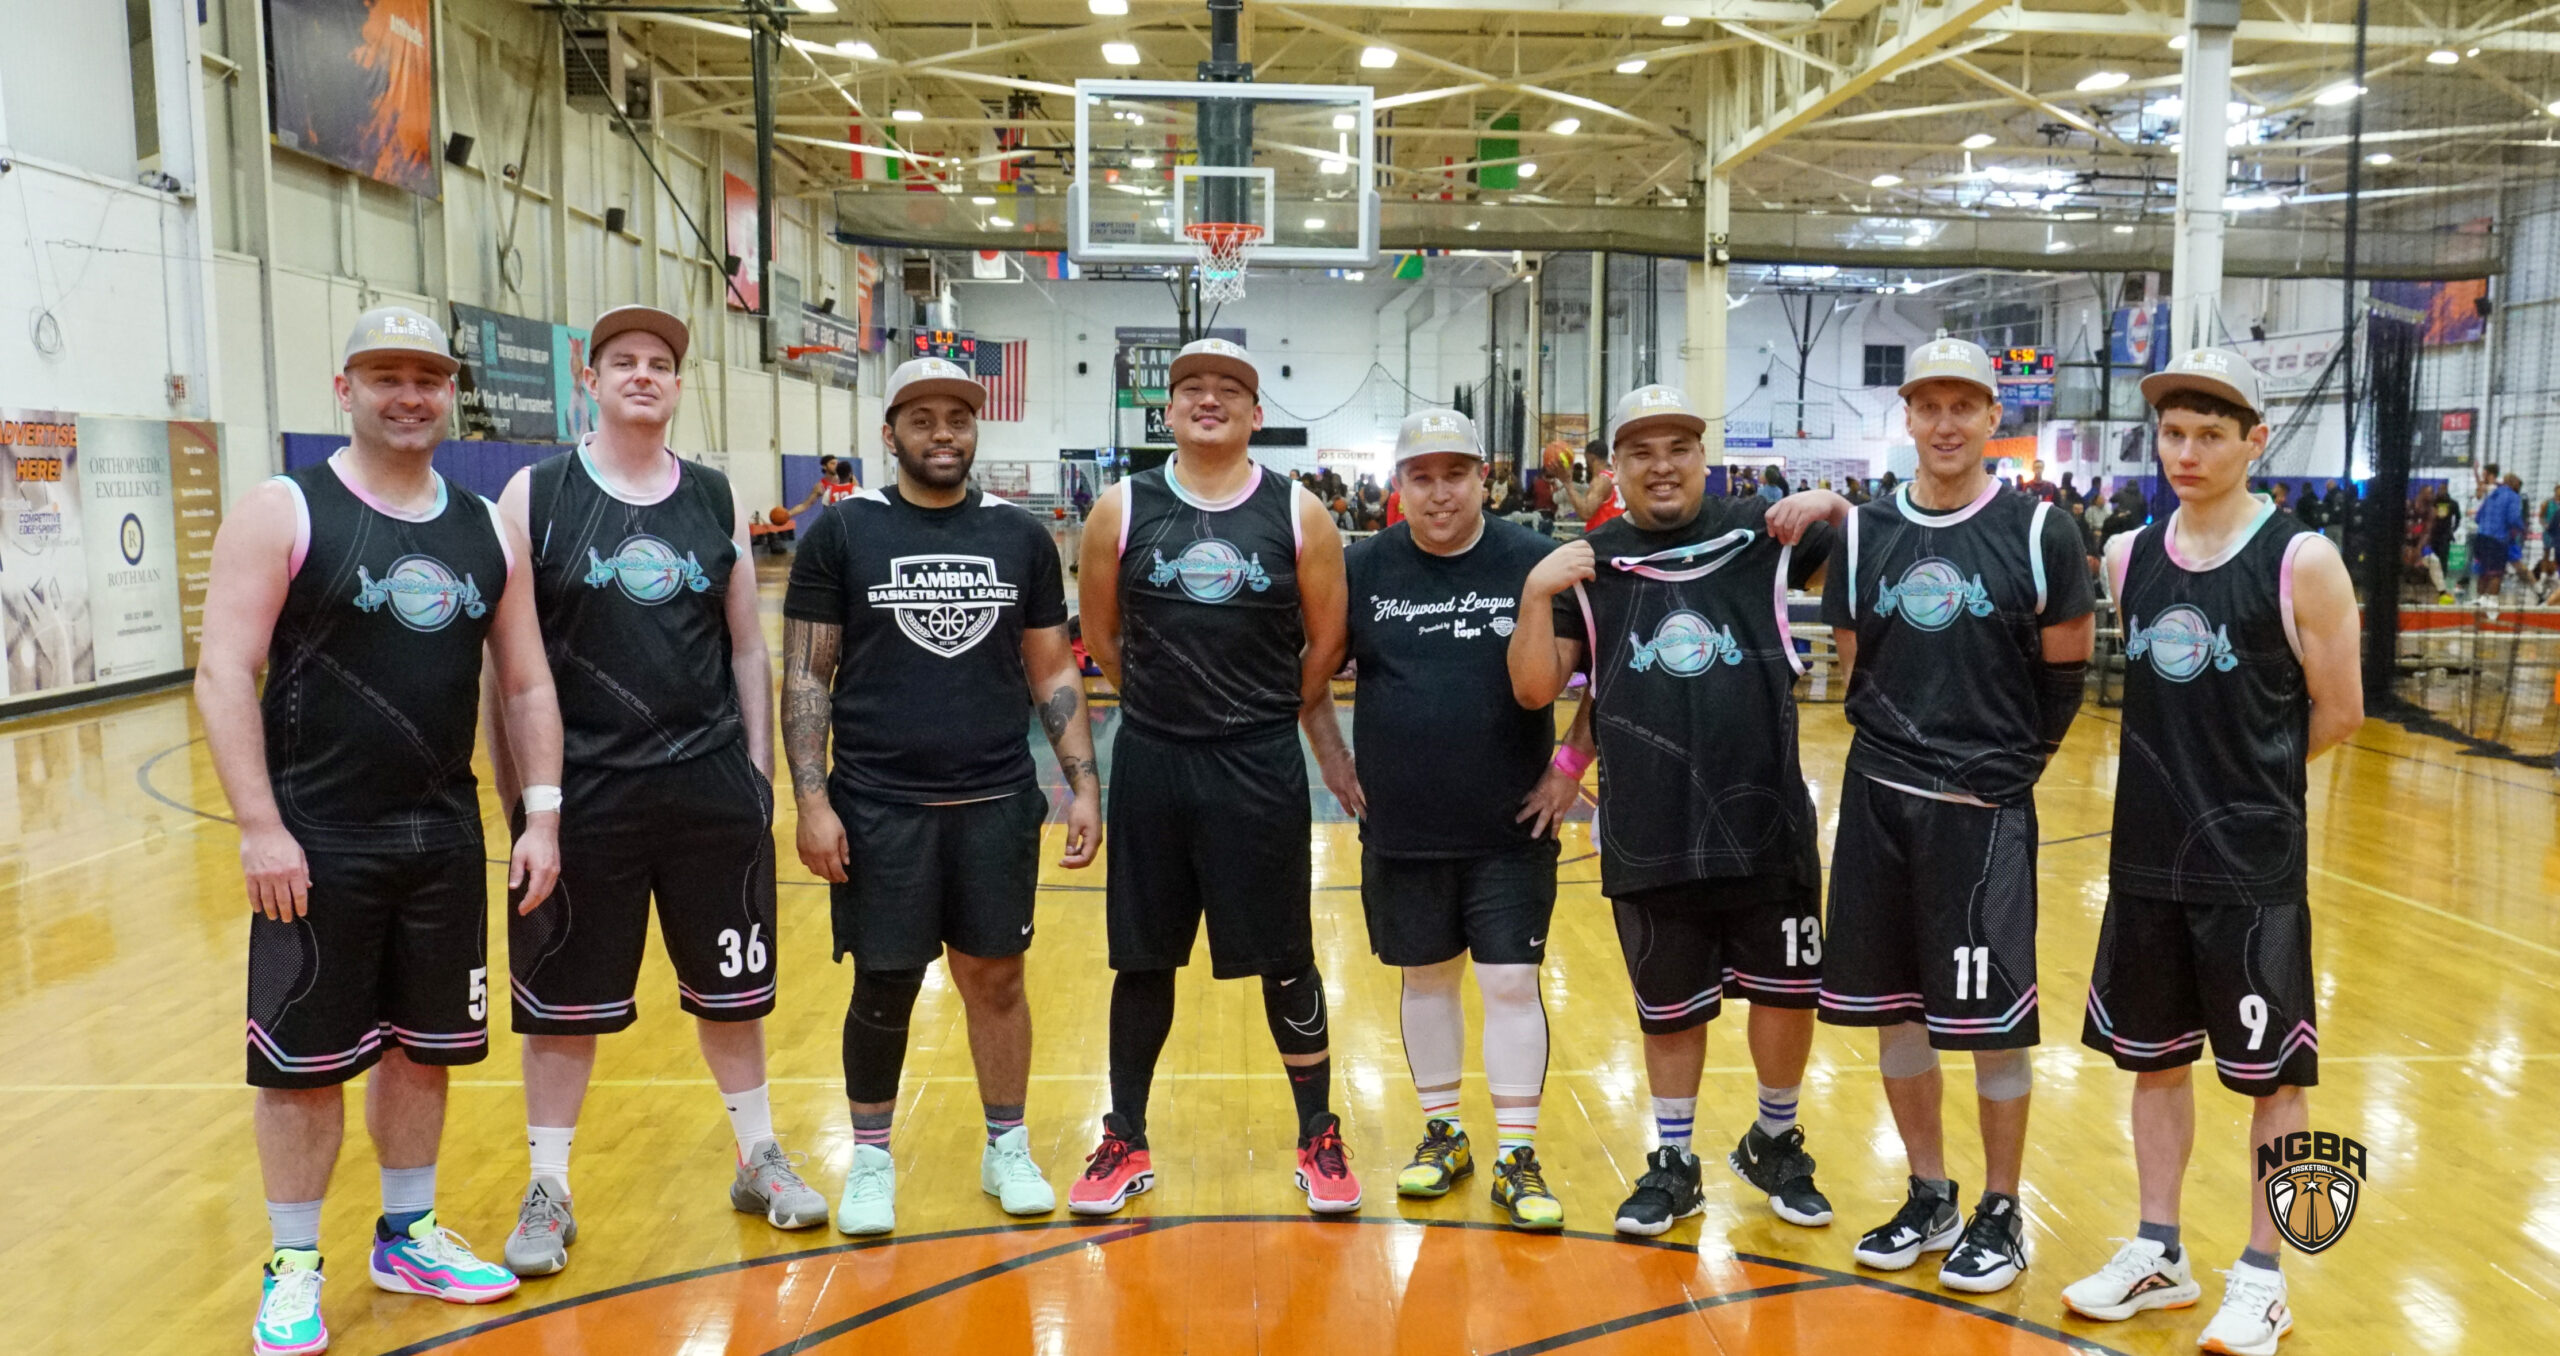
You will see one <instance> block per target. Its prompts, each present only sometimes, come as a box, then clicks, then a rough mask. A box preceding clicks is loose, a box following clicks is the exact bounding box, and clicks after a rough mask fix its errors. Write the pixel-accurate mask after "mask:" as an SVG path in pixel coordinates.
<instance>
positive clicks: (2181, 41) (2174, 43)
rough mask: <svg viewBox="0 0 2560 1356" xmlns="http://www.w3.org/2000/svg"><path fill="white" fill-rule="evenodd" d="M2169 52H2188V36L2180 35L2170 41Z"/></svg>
mask: <svg viewBox="0 0 2560 1356" xmlns="http://www.w3.org/2000/svg"><path fill="white" fill-rule="evenodd" d="M2169 50H2170V51H2172V52H2183V51H2185V50H2187V35H2186V34H2184V33H2180V34H2177V35H2175V36H2173V37H2171V38H2170V39H2169Z"/></svg>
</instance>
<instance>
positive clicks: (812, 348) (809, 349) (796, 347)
mask: <svg viewBox="0 0 2560 1356" xmlns="http://www.w3.org/2000/svg"><path fill="white" fill-rule="evenodd" d="M842 352H844V349H843V347H842V346H841V345H837V344H792V345H790V346H789V347H787V348H785V349H783V350H782V360H783V361H784V362H790V363H796V362H798V361H800V360H801V359H802V358H806V357H808V356H809V355H810V354H812V353H842Z"/></svg>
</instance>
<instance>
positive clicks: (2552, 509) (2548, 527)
mask: <svg viewBox="0 0 2560 1356" xmlns="http://www.w3.org/2000/svg"><path fill="white" fill-rule="evenodd" d="M2542 559H2543V562H2544V563H2545V564H2548V563H2550V562H2552V561H2554V560H2560V485H2554V486H2552V487H2551V497H2550V498H2548V499H2545V500H2543V501H2542ZM2541 573H2542V571H2540V570H2538V569H2537V570H2535V571H2534V574H2535V575H2536V576H2537V577H2538V576H2540V575H2541Z"/></svg>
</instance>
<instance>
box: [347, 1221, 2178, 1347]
mask: <svg viewBox="0 0 2560 1356" xmlns="http://www.w3.org/2000/svg"><path fill="white" fill-rule="evenodd" d="M1192 1224H1287V1225H1297V1226H1303V1227H1307V1228H1317V1229H1325V1228H1335V1229H1339V1228H1358V1227H1363V1226H1366V1227H1371V1228H1388V1227H1402V1228H1416V1229H1425V1230H1429V1229H1451V1230H1458V1231H1461V1232H1470V1233H1494V1234H1510V1235H1519V1236H1521V1237H1524V1238H1572V1239H1579V1240H1582V1241H1584V1242H1591V1243H1607V1244H1611V1245H1613V1246H1616V1247H1622V1248H1644V1249H1652V1250H1654V1251H1658V1252H1675V1253H1687V1254H1689V1255H1691V1256H1693V1257H1697V1258H1698V1259H1699V1260H1701V1261H1726V1260H1731V1261H1734V1262H1739V1263H1747V1264H1750V1265H1753V1266H1764V1267H1769V1268H1772V1269H1775V1270H1780V1271H1792V1272H1796V1273H1798V1274H1800V1275H1805V1276H1809V1277H1812V1278H1814V1279H1812V1280H1811V1281H1807V1282H1800V1283H1784V1284H1782V1285H1779V1286H1757V1287H1753V1288H1752V1289H1750V1290H1743V1291H1726V1292H1719V1293H1720V1295H1722V1296H1724V1297H1725V1298H1722V1299H1718V1297H1716V1296H1700V1297H1693V1298H1692V1299H1690V1300H1686V1301H1683V1302H1682V1303H1681V1304H1679V1305H1674V1306H1666V1307H1665V1308H1664V1309H1663V1310H1661V1311H1647V1313H1649V1314H1654V1315H1655V1317H1644V1315H1628V1316H1625V1317H1622V1318H1620V1319H1613V1320H1604V1322H1606V1323H1615V1324H1619V1325H1621V1327H1618V1328H1602V1329H1601V1330H1599V1331H1586V1330H1583V1329H1576V1330H1572V1331H1571V1332H1568V1333H1560V1334H1557V1335H1556V1336H1557V1337H1566V1336H1571V1337H1572V1338H1573V1342H1556V1341H1555V1338H1553V1337H1550V1338H1542V1339H1537V1340H1536V1341H1535V1342H1533V1343H1531V1344H1528V1345H1525V1346H1520V1347H1512V1348H1506V1349H1504V1350H1503V1351H1502V1352H1498V1353H1495V1354H1494V1356H1532V1353H1537V1352H1544V1351H1552V1350H1556V1349H1557V1348H1558V1347H1561V1346H1566V1345H1572V1344H1574V1343H1579V1342H1585V1341H1590V1340H1592V1339H1593V1338H1596V1337H1602V1336H1607V1335H1608V1334H1609V1333H1610V1332H1613V1331H1620V1330H1623V1327H1626V1326H1637V1325H1634V1324H1628V1323H1626V1318H1643V1319H1644V1321H1645V1322H1652V1321H1656V1318H1673V1317H1677V1316H1678V1315H1679V1313H1682V1312H1695V1311H1696V1310H1698V1309H1703V1308H1713V1307H1716V1305H1717V1304H1718V1303H1735V1302H1748V1301H1750V1300H1755V1299H1765V1298H1770V1297H1772V1295H1775V1294H1796V1293H1799V1292H1802V1291H1813V1290H1838V1289H1849V1288H1853V1287H1855V1288H1863V1289H1868V1290H1876V1291H1881V1292H1884V1293H1887V1294H1892V1295H1897V1296H1901V1297H1904V1298H1908V1299H1917V1300H1922V1301H1926V1302H1928V1303H1930V1304H1934V1305H1937V1306H1938V1307H1940V1308H1944V1309H1950V1310H1953V1311H1955V1312H1957V1313H1960V1314H1964V1315H1967V1316H1968V1317H1974V1318H1983V1319H1988V1320H1990V1321H1992V1322H1994V1323H1997V1324H2000V1325H2001V1326H2003V1327H2009V1328H2016V1329H2018V1330H2020V1331H2023V1332H2028V1333H2032V1334H2034V1335H2035V1336H2038V1337H2042V1338H2045V1339H2047V1340H2049V1341H2054V1342H2059V1343H2061V1344H2063V1345H2064V1346H2066V1347H2069V1348H2071V1349H2073V1350H2076V1351H2085V1352H2091V1353H2095V1356H2127V1353H2125V1352H2122V1351H2119V1350H2118V1349H2116V1348H2114V1347H2110V1346H2107V1345H2105V1344H2104V1343H2101V1342H2098V1341H2096V1340H2094V1339H2091V1338H2086V1337H2080V1336H2077V1335H2075V1334H2072V1333H2067V1332H2064V1331H2062V1330H2061V1329H2059V1328H2053V1327H2049V1326H2047V1325H2045V1324H2042V1323H2038V1322H2036V1321H2035V1320H2033V1319H2030V1318H2024V1317H2021V1316H2019V1315H2016V1314H2009V1313H2003V1312H2001V1311H1999V1310H1997V1309H1990V1308H1985V1307H1983V1306H1981V1305H1978V1304H1975V1303H1973V1302H1971V1301H1969V1300H1962V1299H1957V1298H1955V1297H1953V1296H1949V1295H1939V1294H1935V1293H1932V1292H1930V1291H1926V1290H1920V1289H1916V1288H1914V1287H1911V1286H1907V1285H1902V1284H1899V1283H1897V1282H1893V1281H1887V1280H1882V1279H1879V1278H1876V1277H1872V1276H1862V1275H1859V1274H1857V1273H1856V1272H1848V1271H1839V1270H1835V1269H1833V1268H1830V1267H1825V1266H1821V1265H1818V1264H1815V1263H1811V1262H1797V1261H1791V1260H1788V1259H1786V1258H1781V1257H1771V1256H1768V1255H1766V1254H1764V1253H1750V1252H1735V1253H1733V1254H1732V1255H1731V1257H1730V1258H1729V1259H1728V1258H1725V1257H1719V1256H1712V1255H1710V1254H1709V1253H1707V1252H1706V1250H1705V1249H1704V1248H1702V1247H1700V1246H1699V1245H1698V1244H1696V1243H1679V1242H1672V1241H1669V1240H1665V1239H1659V1238H1639V1237H1633V1236H1630V1235H1626V1234H1620V1233H1615V1232H1610V1233H1602V1232H1599V1231H1598V1230H1592V1229H1563V1230H1558V1231H1556V1232H1553V1233H1541V1234H1536V1235H1530V1234H1527V1233H1525V1231H1523V1230H1519V1229H1515V1228H1513V1227H1512V1226H1510V1225H1508V1224H1498V1223H1495V1222H1493V1221H1491V1220H1437V1219H1405V1218H1402V1217H1393V1216H1366V1215H1354V1216H1342V1215H1335V1216H1319V1215H1271V1214H1260V1215H1257V1214H1224V1215H1152V1216H1148V1217H1146V1218H1144V1219H1135V1220H1128V1219H1108V1218H1102V1219H1063V1220H1043V1221H1040V1222H1037V1223H1030V1224H990V1225H981V1226H977V1227H973V1228H967V1229H945V1230H941V1231H938V1232H934V1233H924V1234H915V1235H912V1236H909V1237H905V1238H878V1239H862V1240H857V1241H854V1242H849V1243H836V1244H831V1245H829V1246H826V1247H822V1248H807V1249H803V1250H801V1251H798V1252H781V1253H772V1254H768V1255H766V1256H763V1257H750V1258H741V1259H739V1260H737V1261H735V1262H720V1263H715V1264H713V1265H711V1266H707V1267H695V1268H692V1269H691V1270H687V1271H679V1272H672V1273H669V1274H667V1275H664V1276H652V1277H644V1278H642V1279H639V1280H635V1281H626V1282H624V1283H622V1284H620V1285H615V1286H608V1287H606V1288H605V1289H602V1290H597V1291H592V1292H590V1293H587V1294H584V1295H571V1296H568V1297H567V1298H564V1299H557V1300H552V1301H549V1302H547V1303H544V1304H539V1305H535V1306H534V1307H532V1308H530V1309H526V1310H523V1311H521V1312H519V1313H513V1314H507V1315H504V1316H502V1317H498V1318H493V1319H488V1320H485V1321H483V1322H479V1323H474V1324H470V1325H468V1326H466V1327H461V1328H456V1329H454V1330H453V1331H451V1332H446V1333H438V1334H436V1335H434V1336H432V1337H425V1338H420V1339H419V1340H417V1341H415V1342H411V1343H409V1344H408V1345H406V1346H402V1347H396V1348H393V1349H392V1350H390V1351H386V1352H384V1353H382V1356H422V1354H423V1353H425V1352H430V1351H434V1350H436V1349H438V1348H441V1347H448V1346H452V1345H455V1344H456V1343H460V1342H464V1341H468V1340H470V1339H471V1338H474V1337H479V1336H483V1335H485V1334H487V1333H491V1332H495V1331H498V1330H499V1329H502V1328H511V1327H514V1326H516V1325H518V1324H521V1323H528V1322H531V1321H532V1320H534V1319H537V1318H544V1317H548V1316H550V1315H551V1314H554V1313H559V1312H562V1311H564V1310H569V1309H575V1308H579V1307H581V1306H584V1305H588V1304H595V1303H600V1302H602V1301H605V1300H611V1299H620V1298H622V1297H623V1296H625V1295H632V1294H637V1293H639V1292H641V1291H644V1290H655V1289H661V1288H663V1287H666V1286H671V1285H682V1284H684V1283H686V1282H688V1281H697V1280H703V1279H706V1278H709V1277H713V1276H725V1275H730V1274H733V1273H736V1272H740V1271H748V1270H752V1269H754V1268H757V1267H764V1266H773V1265H776V1264H789V1263H798V1262H806V1261H812V1260H815V1259H818V1258H822V1257H834V1256H839V1255H841V1254H844V1253H849V1252H873V1251H879V1250H883V1249H887V1248H896V1247H904V1246H906V1245H908V1244H913V1243H940V1242H948V1241H950V1240H952V1239H958V1238H984V1237H988V1236H990V1235H995V1234H1037V1233H1047V1232H1051V1231H1059V1230H1066V1231H1078V1232H1085V1233H1088V1234H1090V1235H1092V1236H1090V1237H1085V1238H1078V1239H1073V1240H1071V1241H1069V1242H1066V1243H1061V1244H1057V1245H1055V1246H1052V1247H1047V1248H1037V1249H1034V1250H1032V1251H1030V1252H1027V1253H1023V1254H1021V1255H1019V1256H1016V1257H1011V1258H1006V1259H1003V1260H1001V1261H998V1262H994V1263H990V1264H988V1265H987V1266H983V1267H979V1268H977V1269H976V1270H974V1271H970V1272H968V1273H965V1274H963V1275H960V1276H954V1277H951V1278H949V1279H947V1280H943V1281H937V1282H935V1283H933V1284H932V1285H929V1286H926V1287H924V1288H922V1289H920V1290H915V1291H910V1292H908V1293H907V1294H905V1295H900V1296H895V1297H892V1298H891V1299H889V1300H886V1301H883V1302H882V1303H880V1304H877V1305H874V1306H872V1307H871V1308H869V1309H866V1310H863V1311H862V1312H861V1313H857V1314H854V1315H851V1316H850V1317H849V1318H846V1319H841V1320H838V1321H837V1322H836V1323H834V1324H830V1325H828V1326H827V1327H826V1328H821V1329H817V1330H815V1331H813V1332H805V1333H802V1334H801V1335H800V1336H798V1337H795V1338H793V1339H792V1340H791V1341H789V1342H786V1343H784V1344H783V1345H781V1346H778V1347H774V1348H772V1349H771V1350H769V1351H766V1352H763V1353H761V1354H760V1356H790V1354H791V1353H796V1352H801V1351H806V1350H808V1349H809V1348H810V1347H812V1346H817V1345H823V1344H824V1343H826V1342H831V1341H834V1340H835V1339H836V1338H838V1337H842V1336H844V1335H845V1334H846V1333H849V1332H853V1331H857V1330H858V1329H860V1328H863V1327H867V1326H869V1325H870V1324H872V1323H876V1322H878V1321H879V1320H881V1319H883V1318H888V1317H891V1316H893V1315H895V1314H898V1313H902V1312H904V1311H905V1310H907V1309H911V1308H914V1307H915V1306H916V1305H918V1304H922V1303H925V1302H927V1301H929V1300H934V1299H940V1298H942V1297H943V1296H945V1295H949V1294H953V1293H955V1292H957V1291H960V1290H964V1289H966V1288H968V1287H969V1286H971V1285H975V1284H977V1283H978V1282H980V1281H983V1280H992V1279H994V1278H995V1277H997V1276H1000V1275H1005V1274H1009V1273H1011V1272H1014V1271H1018V1270H1021V1269H1022V1268H1023V1267H1026V1266H1030V1265H1034V1264H1036V1263H1038V1262H1045V1261H1050V1260H1054V1259H1055V1258H1058V1257H1063V1256H1066V1255H1069V1254H1071V1253H1075V1252H1078V1251H1084V1250H1090V1249H1093V1248H1098V1247H1101V1246H1103V1245H1105V1244H1110V1243H1117V1242H1121V1241H1124V1240H1126V1239H1131V1238H1138V1237H1143V1236H1145V1235H1148V1234H1156V1233H1168V1232H1171V1231H1172V1230H1174V1229H1177V1228H1181V1227H1183V1226H1185V1225H1192ZM1762 1292H1768V1293H1762ZM1591 1326H1592V1327H1593V1328H1600V1327H1601V1325H1591ZM1575 1334H1580V1335H1575ZM1542 1344H1552V1345H1542Z"/></svg>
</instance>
